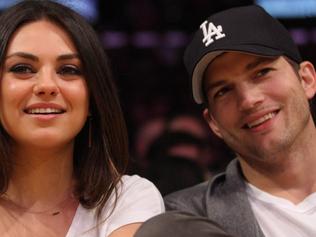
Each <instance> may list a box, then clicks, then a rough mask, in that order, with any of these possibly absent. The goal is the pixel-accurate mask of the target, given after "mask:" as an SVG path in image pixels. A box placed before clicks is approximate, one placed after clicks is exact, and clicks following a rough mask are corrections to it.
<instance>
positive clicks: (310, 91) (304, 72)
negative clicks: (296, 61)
mask: <svg viewBox="0 0 316 237" xmlns="http://www.w3.org/2000/svg"><path fill="white" fill-rule="evenodd" d="M298 73H299V75H300V77H301V83H302V86H303V89H304V91H305V94H306V96H307V98H308V99H312V98H313V97H314V95H315V92H316V73H315V68H314V66H313V64H312V63H311V62H308V61H304V62H302V63H301V64H300V69H299V72H298Z"/></svg>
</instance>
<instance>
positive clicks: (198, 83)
mask: <svg viewBox="0 0 316 237" xmlns="http://www.w3.org/2000/svg"><path fill="white" fill-rule="evenodd" d="M225 52H242V53H246V54H253V55H259V56H264V57H276V56H281V55H283V54H284V53H283V52H281V51H280V50H277V49H271V48H268V47H264V46H260V45H255V46H253V47H252V46H251V45H238V46H236V47H235V48H234V47H231V48H230V49H218V50H216V51H211V52H209V53H207V54H205V55H204V56H203V57H202V58H201V59H200V60H199V62H198V63H197V64H196V66H195V68H194V70H193V74H192V92H193V98H194V100H195V102H196V103H198V104H202V103H203V90H202V79H203V76H204V71H205V69H206V68H207V66H208V65H209V64H210V63H211V62H212V61H213V60H214V59H215V58H216V57H217V56H219V55H220V54H222V53H225Z"/></svg>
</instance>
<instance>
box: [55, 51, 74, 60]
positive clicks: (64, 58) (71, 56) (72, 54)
mask: <svg viewBox="0 0 316 237" xmlns="http://www.w3.org/2000/svg"><path fill="white" fill-rule="evenodd" d="M74 58H75V59H79V54H77V53H69V54H63V55H60V56H58V57H57V60H58V61H61V60H69V59H74Z"/></svg>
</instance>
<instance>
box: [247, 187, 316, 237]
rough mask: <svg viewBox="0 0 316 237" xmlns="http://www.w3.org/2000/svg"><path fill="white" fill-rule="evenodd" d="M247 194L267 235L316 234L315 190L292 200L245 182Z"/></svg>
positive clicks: (304, 235) (295, 236) (268, 236)
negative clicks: (296, 200)
mask: <svg viewBox="0 0 316 237" xmlns="http://www.w3.org/2000/svg"><path fill="white" fill-rule="evenodd" d="M247 193H248V198H249V201H250V203H251V207H252V209H253V212H254V214H255V217H256V219H257V221H258V223H259V225H260V227H261V229H262V231H263V233H264V235H265V236H266V237H289V236H290V237H298V236H299V237H311V236H316V193H313V194H311V195H309V196H308V197H306V198H305V199H304V200H303V201H302V202H301V203H299V204H293V203H292V202H290V201H289V200H286V199H284V198H280V197H276V196H273V195H271V194H269V193H267V192H264V191H262V190H260V189H258V188H257V187H255V186H253V185H251V184H249V183H248V185H247Z"/></svg>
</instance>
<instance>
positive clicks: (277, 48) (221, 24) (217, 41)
mask: <svg viewBox="0 0 316 237" xmlns="http://www.w3.org/2000/svg"><path fill="white" fill-rule="evenodd" d="M184 61H185V65H186V67H187V69H188V71H189V73H190V75H191V76H192V86H193V96H194V99H195V101H196V102H197V103H203V104H204V105H205V109H204V112H203V115H204V118H205V119H206V121H207V122H208V124H209V126H210V128H211V130H212V131H213V132H214V133H215V134H216V135H217V136H219V137H220V138H222V139H223V140H224V141H225V142H226V143H227V144H228V145H229V146H230V147H231V148H232V149H233V150H234V151H235V153H236V155H237V158H236V159H235V160H233V161H232V162H231V163H230V164H229V166H228V167H227V170H226V172H225V173H223V174H220V175H218V176H216V177H215V178H214V179H213V180H212V181H210V182H208V183H203V184H201V185H198V186H195V187H192V188H189V189H186V190H182V191H180V192H177V193H174V194H171V195H169V196H167V197H166V198H165V203H166V207H167V209H168V210H178V211H185V212H190V213H192V214H194V215H196V216H201V217H207V218H208V219H210V220H212V221H214V222H216V223H218V224H219V226H220V227H221V228H222V229H223V230H224V231H226V232H227V233H228V234H230V235H234V236H237V237H256V236H260V237H262V236H277V237H282V236H284V237H285V236H286V237H288V236H291V237H292V236H300V237H301V236H316V224H315V223H316V192H315V191H316V129H315V124H314V122H313V119H312V116H311V112H310V108H309V100H311V99H312V97H313V96H314V94H315V91H316V74H315V70H314V67H313V65H312V64H311V63H310V62H307V61H302V60H301V57H300V54H299V52H298V49H297V47H296V46H295V44H294V42H293V40H292V39H291V37H290V35H289V33H288V31H287V30H286V29H285V28H284V27H283V26H282V25H281V24H280V23H279V22H278V21H277V20H275V19H274V18H272V17H271V16H270V15H269V14H268V13H267V12H265V11H264V10H263V9H262V8H261V7H259V6H255V5H252V6H246V7H238V8H233V9H229V10H226V11H223V12H220V13H217V14H214V15H212V16H210V17H209V18H208V19H207V20H206V21H204V22H203V23H202V24H201V25H200V29H199V30H198V31H197V33H196V34H195V36H194V39H193V40H192V42H191V43H190V45H189V46H188V48H187V50H186V52H185V56H184Z"/></svg>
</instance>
